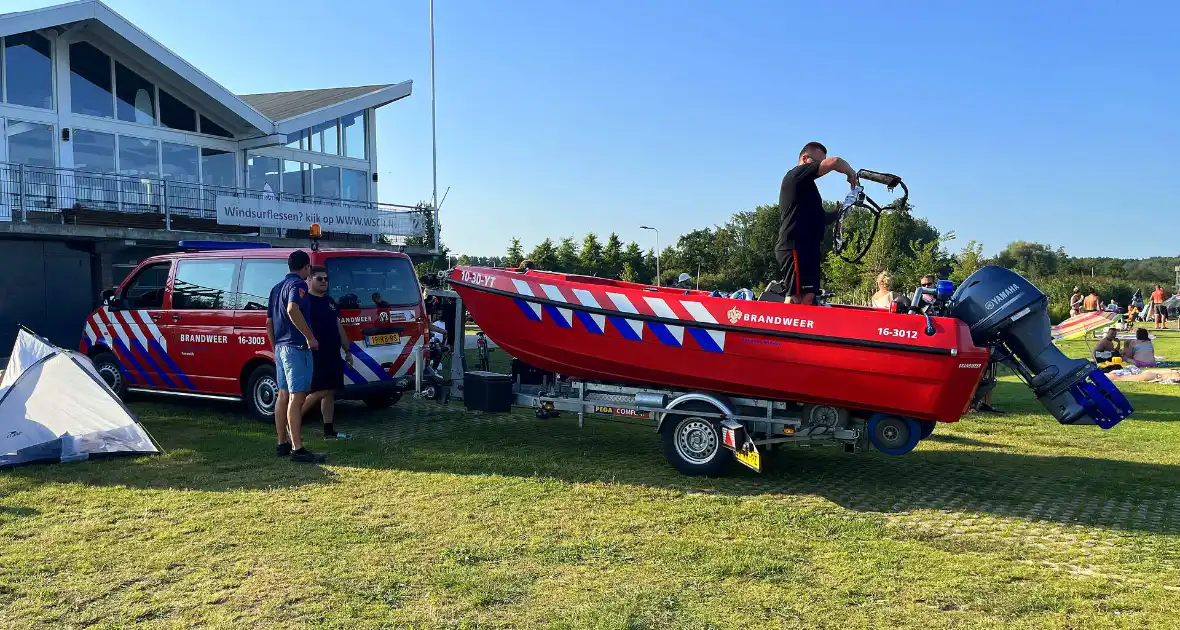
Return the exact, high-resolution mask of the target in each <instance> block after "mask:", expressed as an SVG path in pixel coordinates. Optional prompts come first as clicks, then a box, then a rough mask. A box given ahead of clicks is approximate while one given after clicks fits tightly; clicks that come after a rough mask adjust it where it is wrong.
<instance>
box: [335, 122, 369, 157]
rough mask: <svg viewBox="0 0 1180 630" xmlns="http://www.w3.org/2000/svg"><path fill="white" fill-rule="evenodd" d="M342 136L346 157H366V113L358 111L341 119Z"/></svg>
mask: <svg viewBox="0 0 1180 630" xmlns="http://www.w3.org/2000/svg"><path fill="white" fill-rule="evenodd" d="M340 137H341V139H343V140H344V151H342V152H341V153H343V154H344V155H345V156H346V157H350V158H358V159H361V160H363V159H365V156H366V153H365V113H364V112H357V113H355V114H349V115H348V116H345V117H344V118H341V119H340Z"/></svg>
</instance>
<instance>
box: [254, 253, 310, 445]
mask: <svg viewBox="0 0 1180 630" xmlns="http://www.w3.org/2000/svg"><path fill="white" fill-rule="evenodd" d="M287 268H288V269H289V270H290V271H291V273H289V274H287V277H285V278H283V280H282V282H279V283H278V284H276V285H275V286H274V288H273V289H271V290H270V301H269V302H268V303H267V308H266V334H267V336H268V337H269V338H270V341H271V344H272V345H273V346H274V352H275V376H276V378H277V380H278V389H279V397H278V400H277V401H276V403H275V432H276V433H277V434H278V438H279V445H278V447H277V448H276V449H275V453H276V454H277V455H278V456H280V457H283V456H286V455H290V456H291V459H292V460H294V461H297V462H314V461H319V460H321V459H322V458H320V457H318V456H317V455H316V454H315V453H312V452H311V451H308V450H307V449H305V448H303V437H302V429H303V414H302V410H303V401H304V399H305V398H306V397H307V393H308V391H310V390H311V377H312V356H311V352H312V350H315V349H316V348H318V347H319V345H320V344H319V342H318V341H316V338H315V335H313V334H312V332H311V329H310V328H309V327H308V325H307V321H308V319H309V318H310V316H311V313H310V310H311V303H310V298H309V297H308V294H307V282H306V280H307V276H308V274H310V273H311V256H308V255H307V252H305V251H302V250H296V251H293V252H291V255H290V256H288V257H287ZM288 436H290V439H291V441H290V442H288V441H287V438H288Z"/></svg>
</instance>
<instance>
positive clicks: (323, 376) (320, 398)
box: [303, 265, 352, 439]
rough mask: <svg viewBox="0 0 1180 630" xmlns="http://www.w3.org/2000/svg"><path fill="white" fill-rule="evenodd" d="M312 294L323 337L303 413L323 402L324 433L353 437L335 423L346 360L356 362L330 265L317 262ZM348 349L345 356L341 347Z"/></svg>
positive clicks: (315, 324)
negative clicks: (334, 294) (334, 293)
mask: <svg viewBox="0 0 1180 630" xmlns="http://www.w3.org/2000/svg"><path fill="white" fill-rule="evenodd" d="M308 280H309V281H310V283H309V285H308V289H309V291H308V294H309V295H308V297H309V298H310V299H311V309H310V310H311V317H310V318H309V319H310V322H309V324H310V326H311V332H312V334H313V335H315V338H316V339H317V340H319V342H320V347H319V348H317V349H315V350H313V351H312V363H311V365H312V377H311V391H312V393H311V394H310V395H308V397H307V399H306V400H304V402H303V415H304V416H306V415H307V413H308V412H309V411H311V410H312V409H314V408H315V406H316V405H317V404H318V405H319V406H320V413H322V414H323V416H324V437H325V438H327V439H335V438H349V437H352V436H351V435H349V434H347V433H337V432H336V425H335V424H333V420H334V417H335V415H336V414H335V411H336V390H338V389H340V388H342V387H344V362H345V361H347V362H348V363H349V364H351V363H352V351H351V350H349V347H348V336H347V335H345V333H344V326H343V325H342V324H341V323H340V308H339V307H338V306H336V301H335V300H333V299H332V297H331V296H330V295H328V268H327V267H323V266H321V265H316V266H314V267H312V268H311V275H310V276H309V277H308ZM341 350H343V351H344V359H343V360H342V359H341V358H340V351H341Z"/></svg>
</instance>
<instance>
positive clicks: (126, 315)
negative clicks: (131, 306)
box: [116, 311, 151, 350]
mask: <svg viewBox="0 0 1180 630" xmlns="http://www.w3.org/2000/svg"><path fill="white" fill-rule="evenodd" d="M116 315H117V316H118V317H119V320H120V321H122V322H123V324H124V325H125V326H127V330H129V331H131V334H132V335H134V336H135V338H136V339H138V340H139V343H140V345H142V346H143V348H144V350H147V349H148V348H150V347H151V346H150V345H149V344H148V341H147V336H146V335H144V334H143V329H141V328H140V327H139V322H137V321H136V320H135V317H134V316H133V315H132V311H119V312H118V313H116Z"/></svg>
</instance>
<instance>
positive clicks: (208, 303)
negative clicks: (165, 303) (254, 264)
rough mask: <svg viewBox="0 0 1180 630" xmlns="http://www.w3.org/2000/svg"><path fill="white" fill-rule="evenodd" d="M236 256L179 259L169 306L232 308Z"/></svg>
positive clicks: (186, 308)
mask: <svg viewBox="0 0 1180 630" xmlns="http://www.w3.org/2000/svg"><path fill="white" fill-rule="evenodd" d="M237 271H238V261H236V260H182V261H180V262H179V263H178V264H177V267H176V280H175V282H173V283H172V308H173V309H176V310H186V311H189V310H221V309H228V308H233V300H232V299H231V298H232V297H233V293H232V292H233V288H234V276H235V275H237Z"/></svg>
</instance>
